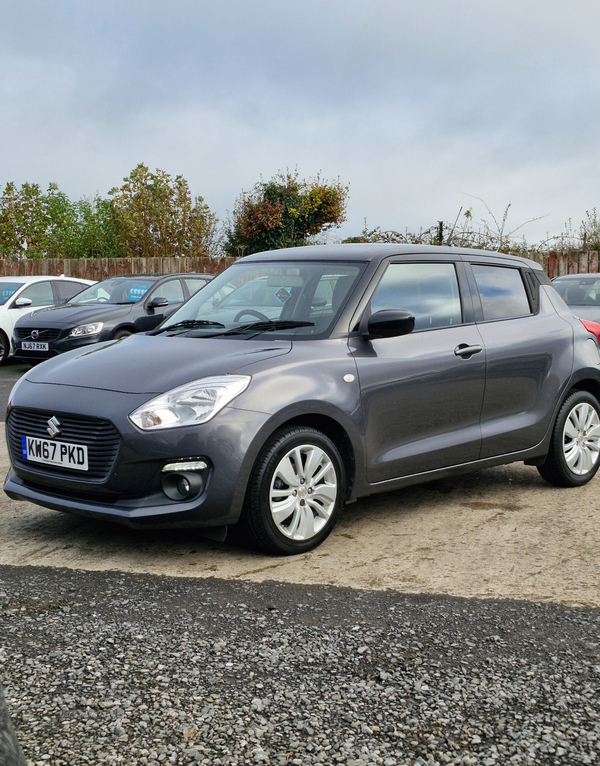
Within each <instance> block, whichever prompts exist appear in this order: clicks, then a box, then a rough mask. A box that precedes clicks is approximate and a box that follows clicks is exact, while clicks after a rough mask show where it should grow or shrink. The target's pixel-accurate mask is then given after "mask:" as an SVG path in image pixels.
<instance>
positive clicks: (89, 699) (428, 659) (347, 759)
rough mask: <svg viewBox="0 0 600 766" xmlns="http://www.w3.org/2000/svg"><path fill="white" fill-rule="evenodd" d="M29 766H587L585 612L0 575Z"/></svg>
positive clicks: (597, 671)
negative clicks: (199, 765) (113, 765)
mask: <svg viewBox="0 0 600 766" xmlns="http://www.w3.org/2000/svg"><path fill="white" fill-rule="evenodd" d="M0 607H1V611H2V618H1V622H0V632H1V634H2V635H1V638H0V646H1V647H2V648H1V653H0V661H1V663H0V669H1V671H2V676H3V682H4V686H5V691H6V697H7V703H8V706H9V710H10V712H11V715H12V718H13V721H14V725H15V728H16V730H17V732H18V735H19V739H20V741H21V744H22V746H23V749H24V752H25V754H26V756H27V758H28V759H29V763H31V764H36V765H37V764H52V765H53V766H54V765H56V766H63V765H65V764H69V766H73V765H77V764H88V763H91V764H100V763H117V764H151V765H153V766H154V765H155V764H165V766H168V764H194V763H197V762H200V763H203V764H209V763H210V764H247V763H250V764H252V763H256V764H261V763H263V764H282V765H283V764H299V765H304V764H314V763H325V764H335V763H341V764H347V765H348V766H353V765H354V766H357V765H359V764H360V765H361V766H362V765H363V764H384V765H385V766H395V765H396V764H397V765H398V766H400V765H401V764H407V765H408V764H410V766H422V765H423V764H448V763H451V764H485V765H486V766H490V765H491V764H496V763H498V764H533V763H535V764H579V763H582V764H588V763H595V762H597V760H598V756H599V755H600V719H599V717H598V698H599V696H600V695H599V692H600V646H599V643H598V634H599V630H600V610H598V609H590V608H567V607H562V606H558V605H551V604H531V603H525V602H517V601H507V600H504V601H500V600H496V601H485V600H466V599H461V598H452V597H441V596H418V595H410V596H407V595H402V594H399V593H397V592H386V591H353V590H348V589H343V588H335V587H331V586H314V587H308V588H307V587H306V586H296V585H287V584H281V583H248V582H231V581H225V580H217V579H214V580H211V579H206V580H198V579H186V578H168V577H154V576H149V575H136V574H125V573H117V572H85V571H76V570H65V569H45V568H40V567H11V566H3V567H0Z"/></svg>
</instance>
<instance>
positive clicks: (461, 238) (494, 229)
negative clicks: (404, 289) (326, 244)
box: [344, 200, 535, 255]
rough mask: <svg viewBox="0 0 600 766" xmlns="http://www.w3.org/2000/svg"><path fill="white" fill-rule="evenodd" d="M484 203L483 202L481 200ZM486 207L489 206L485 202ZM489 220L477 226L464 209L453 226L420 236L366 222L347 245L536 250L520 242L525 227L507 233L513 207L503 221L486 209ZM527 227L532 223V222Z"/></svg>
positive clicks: (438, 226)
mask: <svg viewBox="0 0 600 766" xmlns="http://www.w3.org/2000/svg"><path fill="white" fill-rule="evenodd" d="M481 201H482V202H483V200H481ZM484 205H485V202H484ZM485 207H486V209H487V211H488V216H489V217H488V218H483V219H481V220H480V221H477V222H475V221H474V219H473V211H472V208H468V209H467V210H465V211H464V212H463V209H462V208H461V209H460V210H459V211H458V215H457V216H456V219H455V221H454V222H453V223H449V222H447V221H438V222H437V223H436V224H434V225H433V226H430V227H429V228H428V229H419V231H418V232H410V231H408V229H406V230H405V231H404V233H402V232H398V231H381V229H380V228H379V227H377V228H375V229H369V228H368V226H367V222H366V220H365V224H364V228H363V231H362V233H361V234H360V235H359V236H358V237H349V238H348V239H345V240H344V242H387V243H397V244H412V245H446V246H450V247H467V248H475V249H477V250H492V251H496V252H500V253H518V254H522V255H525V254H526V253H528V252H531V251H532V250H534V249H535V248H534V247H533V246H530V245H528V244H527V242H526V240H525V239H524V238H523V239H517V238H516V237H515V234H516V232H517V231H518V230H519V229H521V228H522V227H523V226H525V224H521V225H520V226H517V227H516V228H515V229H513V230H511V231H506V224H507V219H508V211H509V210H510V207H511V206H510V204H508V205H507V206H506V208H505V209H504V211H503V214H502V217H501V218H500V219H498V218H496V216H494V214H493V213H492V211H491V210H490V209H489V208H488V207H487V205H485ZM527 223H530V222H529V221H528V222H527Z"/></svg>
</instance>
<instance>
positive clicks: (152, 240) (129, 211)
mask: <svg viewBox="0 0 600 766" xmlns="http://www.w3.org/2000/svg"><path fill="white" fill-rule="evenodd" d="M123 181H124V183H123V185H122V186H120V187H119V188H115V189H111V190H110V192H109V194H110V195H111V197H112V206H113V211H114V215H115V221H116V229H117V232H116V243H117V246H118V247H119V249H120V250H121V255H123V256H142V257H148V256H173V255H179V256H189V255H205V254H208V253H209V251H210V249H211V244H212V241H213V239H214V235H215V229H216V223H217V218H216V216H215V215H214V214H213V213H211V211H210V209H209V207H208V205H206V204H205V202H204V200H203V199H202V197H195V198H193V199H192V195H191V193H190V190H189V187H188V183H187V181H186V180H185V179H184V178H183V177H182V176H175V178H172V177H171V176H170V175H169V174H168V173H165V171H164V170H159V169H158V168H157V170H156V172H155V173H151V172H150V170H149V169H148V168H147V167H146V165H144V164H142V163H140V164H139V165H138V166H137V167H136V168H134V169H133V170H132V171H131V173H130V174H129V176H127V177H126V178H124V179H123Z"/></svg>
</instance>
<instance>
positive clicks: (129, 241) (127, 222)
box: [0, 165, 217, 259]
mask: <svg viewBox="0 0 600 766" xmlns="http://www.w3.org/2000/svg"><path fill="white" fill-rule="evenodd" d="M123 180H124V183H123V185H122V186H121V187H120V188H118V189H112V190H111V192H109V194H110V195H111V196H112V199H102V198H101V197H99V196H98V195H96V196H95V197H93V198H91V199H88V198H86V197H84V198H82V199H80V200H78V201H76V202H72V201H71V200H70V199H69V198H68V197H67V195H66V194H64V192H61V191H60V190H59V189H58V186H57V185H56V184H50V186H49V187H48V191H47V192H46V193H45V194H44V193H43V192H42V191H41V189H40V187H39V186H38V185H37V184H28V183H24V184H23V185H22V186H21V188H20V189H18V188H17V187H16V186H15V184H14V183H7V184H6V187H5V188H4V190H3V191H2V194H1V196H0V258H16V259H21V258H114V257H119V256H133V255H136V256H155V255H156V256H172V255H180V256H186V255H205V254H212V252H211V250H212V249H214V241H215V231H216V223H217V219H216V216H215V215H214V214H213V213H211V211H210V210H209V208H208V206H207V205H206V204H205V203H204V200H203V199H202V197H196V198H195V199H192V196H191V194H190V190H189V187H188V184H187V181H186V180H185V179H184V178H182V176H176V177H175V178H174V179H173V178H171V176H169V175H168V173H165V172H164V171H162V170H157V171H156V173H151V172H150V171H149V170H148V168H147V167H146V166H145V165H138V166H137V168H135V169H134V170H133V171H132V172H131V173H130V175H129V176H128V177H127V178H125V179H123Z"/></svg>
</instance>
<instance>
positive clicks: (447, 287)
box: [371, 263, 462, 330]
mask: <svg viewBox="0 0 600 766" xmlns="http://www.w3.org/2000/svg"><path fill="white" fill-rule="evenodd" d="M385 309H401V310H402V311H410V313H411V314H413V315H414V317H415V330H433V329H435V328H437V327H449V326H453V325H457V324H460V323H461V322H462V311H461V303H460V293H459V289H458V279H457V277H456V269H455V267H454V264H453V263H390V265H389V266H388V268H387V269H386V271H385V274H384V275H383V277H382V279H381V281H380V282H379V284H378V285H377V287H376V288H375V292H374V293H373V296H372V298H371V313H372V314H374V313H375V312H376V311H383V310H385Z"/></svg>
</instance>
